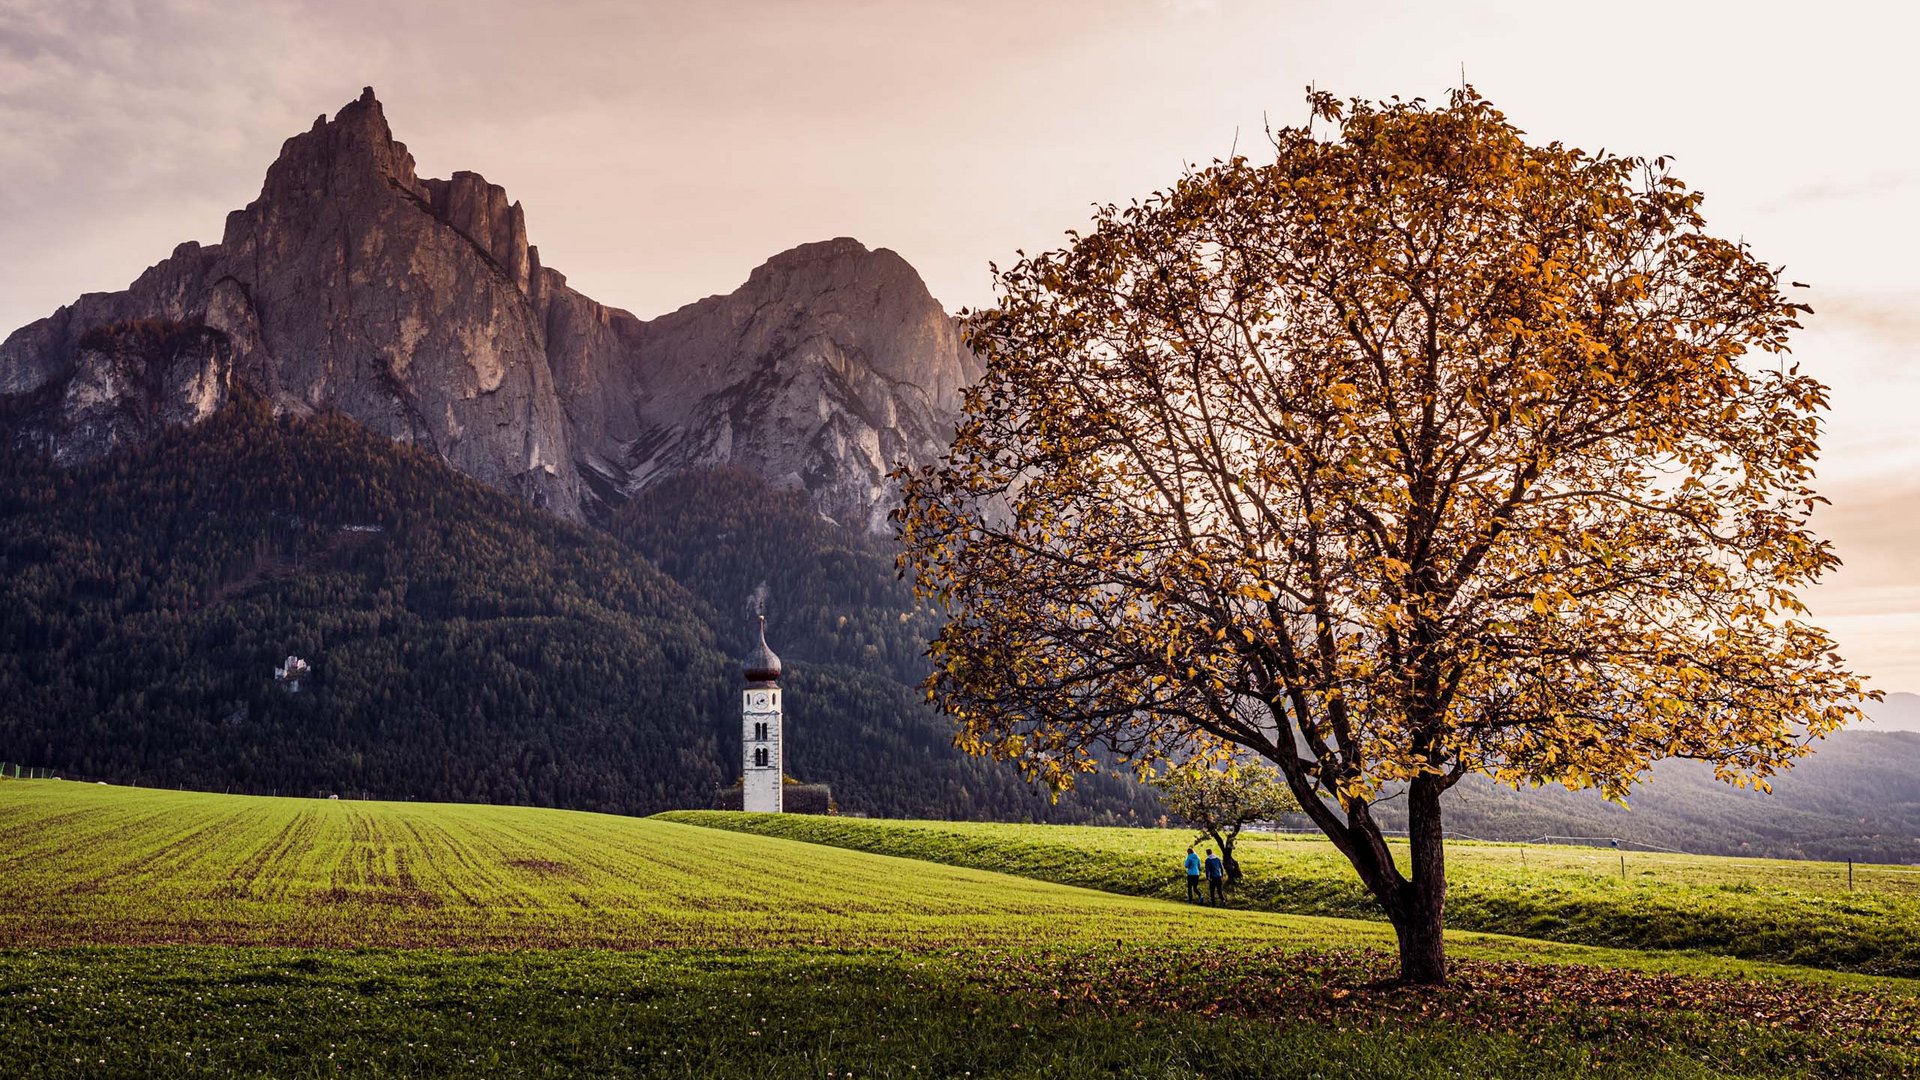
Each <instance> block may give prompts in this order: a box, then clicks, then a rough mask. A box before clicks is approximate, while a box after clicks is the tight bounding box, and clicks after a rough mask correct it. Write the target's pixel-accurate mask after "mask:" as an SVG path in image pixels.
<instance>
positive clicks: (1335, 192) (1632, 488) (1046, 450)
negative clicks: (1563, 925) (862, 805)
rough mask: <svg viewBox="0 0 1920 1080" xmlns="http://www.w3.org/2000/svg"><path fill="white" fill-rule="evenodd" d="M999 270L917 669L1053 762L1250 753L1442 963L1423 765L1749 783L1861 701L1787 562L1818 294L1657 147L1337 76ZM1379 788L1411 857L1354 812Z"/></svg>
mask: <svg viewBox="0 0 1920 1080" xmlns="http://www.w3.org/2000/svg"><path fill="white" fill-rule="evenodd" d="M1309 100H1310V106H1311V119H1310V120H1309V121H1308V122H1307V123H1306V124H1304V125H1303V126H1300V127H1294V128H1283V129H1281V130H1278V131H1275V132H1273V133H1272V135H1271V141H1272V144H1273V150H1274V154H1273V159H1272V160H1271V161H1270V162H1266V163H1263V164H1254V163H1252V162H1250V161H1248V160H1247V159H1245V158H1242V157H1236V158H1234V159H1232V160H1230V161H1225V162H1215V163H1214V164H1213V165H1211V166H1210V167H1206V168H1201V169H1195V170H1189V172H1188V174H1187V175H1185V176H1184V177H1183V178H1182V179H1181V180H1180V181H1179V182H1178V183H1177V184H1176V185H1175V186H1174V187H1173V188H1172V189H1170V190H1168V191H1165V192H1163V193H1160V194H1157V195H1155V196H1154V197H1152V198H1151V199H1148V200H1147V201H1145V202H1142V203H1136V204H1134V205H1130V206H1126V207H1117V206H1108V207H1106V208H1104V209H1102V210H1100V211H1099V212H1098V213H1097V215H1096V218H1095V221H1094V223H1093V226H1092V228H1091V229H1090V230H1088V231H1087V232H1085V233H1084V234H1081V233H1072V234H1069V236H1070V242H1069V244H1068V245H1067V246H1066V247H1064V248H1062V249H1061V250H1058V251H1053V252H1049V253H1046V254H1041V255H1036V256H1032V257H1028V258H1024V259H1022V261H1020V262H1019V263H1018V264H1017V265H1015V266H1013V267H1012V268H1011V269H1007V270H1004V271H996V284H997V291H998V295H999V299H998V303H997V304H996V306H994V307H993V308H992V309H990V310H984V311H980V312H977V313H974V314H973V315H972V316H971V317H970V319H969V324H968V333H969V339H970V341H971V342H972V344H973V347H974V348H975V349H976V350H978V351H979V352H980V353H981V355H982V356H983V358H984V360H985V364H986V373H985V375H984V377H983V379H982V380H981V381H980V382H979V383H978V384H977V385H976V386H975V387H974V388H973V389H972V391H971V392H970V393H969V395H968V397H967V402H966V409H965V414H964V416H963V418H962V421H961V424H960V426H959V430H958V433H957V436H956V438H955V441H954V443H953V445H952V448H951V450H950V451H949V453H948V454H947V456H946V457H945V459H944V460H943V461H942V462H940V463H938V464H937V465H934V466H931V467H928V468H925V469H922V470H918V471H911V472H907V473H903V474H902V477H901V480H902V487H903V494H904V502H903V506H902V509H901V510H900V512H899V515H898V519H897V520H898V526H899V530H900V535H901V538H902V540H903V541H904V545H905V554H904V555H903V569H904V570H905V571H907V572H908V573H910V574H911V575H913V576H914V578H915V580H916V581H917V585H918V587H919V588H920V589H921V590H922V591H923V593H924V595H925V596H927V597H928V598H930V599H931V600H933V601H934V602H935V603H937V605H938V606H939V607H940V608H941V610H942V611H943V613H944V616H945V619H946V621H945V623H944V628H943V629H942V630H941V632H940V634H939V636H938V638H937V639H936V640H935V641H934V643H933V645H932V656H933V659H934V661H935V671H934V673H933V675H932V676H931V677H930V679H929V692H930V696H931V697H932V698H933V699H934V700H935V701H937V702H938V704H939V705H940V706H941V707H942V708H944V709H945V710H946V711H947V712H948V713H949V714H951V716H952V717H953V718H954V720H955V721H956V723H957V728H958V741H959V743H960V744H961V745H962V746H963V747H965V748H966V749H968V750H971V751H973V752H976V753H982V754H991V755H995V756H998V757H1001V758H1005V759H1011V760H1014V761H1017V762H1019V763H1020V764H1021V766H1023V767H1024V768H1025V769H1026V770H1027V772H1028V774H1029V775H1030V776H1032V777H1036V778H1038V779H1040V780H1044V781H1045V782H1046V783H1048V784H1051V785H1053V786H1055V787H1056V788H1064V787H1067V786H1070V785H1071V784H1072V782H1073V780H1074V778H1075V777H1076V776H1077V775H1081V774H1083V773H1086V772H1089V771H1093V770H1096V769H1098V768H1100V767H1101V762H1102V761H1103V760H1106V755H1109V754H1118V755H1122V756H1123V757H1125V758H1127V759H1130V760H1131V761H1133V762H1134V763H1135V765H1136V766H1137V767H1141V768H1147V767H1151V765H1152V763H1157V762H1167V761H1171V762H1187V761H1195V760H1199V761H1206V760H1218V759H1221V758H1224V757H1225V756H1228V754H1229V753H1230V752H1231V751H1233V750H1234V749H1235V748H1244V749H1248V750H1252V751H1254V752H1257V753H1258V754H1260V755H1262V756H1264V757H1266V758H1267V759H1269V760H1271V761H1272V762H1273V763H1274V764H1275V765H1276V766H1277V767H1278V768H1279V769H1280V771H1281V772H1282V774H1283V775H1284V776H1285V777H1286V780H1287V784H1288V787H1289V788H1290V789H1291V790H1292V792H1293V794H1294V796H1295V797H1296V798H1297V799H1298V800H1299V802H1300V805H1301V807H1302V809H1303V810H1304V811H1305V812H1306V814H1307V815H1308V816H1309V817H1311V819H1312V820H1313V822H1314V823H1315V824H1316V825H1317V826H1318V827H1319V828H1320V829H1321V830H1323V831H1324V832H1325V833H1326V835H1327V836H1328V837H1329V838H1330V839H1331V840H1332V842H1333V844H1334V845H1335V846H1336V847H1337V848H1338V849H1339V850H1340V851H1341V852H1342V853H1343V854H1344V855H1345V856H1346V858H1347V859H1348V860H1349V861H1350V862H1351V863H1352V865H1353V868H1354V870H1355V871H1356V872H1357V873H1358V875H1359V877H1360V879H1361V881H1362V882H1364V883H1365V886H1366V887H1367V889H1368V890H1369V891H1370V892H1371V894H1372V895H1373V896H1374V897H1375V899H1376V900H1377V901H1378V902H1379V904H1380V906H1381V908H1382V909H1383V910H1384V911H1385V913H1386V916H1387V917H1388V919H1389V920H1390V921H1391V922H1392V924H1393V927H1394V929H1395V931H1396V932H1397V936H1398V940H1399V946H1400V956H1401V972H1402V976H1403V978H1404V979H1405V980H1407V981H1409V982H1414V983H1431V982H1438V981H1443V980H1444V979H1445V972H1446V967H1445V954H1444V947H1443V943H1442V936H1441V932H1442V928H1443V925H1444V910H1445V903H1446V870H1445V867H1446V860H1445V845H1444V842H1443V836H1444V833H1443V828H1442V822H1441V801H1440V797H1441V794H1442V793H1443V792H1445V791H1446V790H1447V789H1448V788H1449V787H1451V786H1452V785H1453V784H1455V783H1456V782H1457V781H1459V780H1460V778H1461V777H1463V776H1465V775H1466V774H1468V773H1480V774H1484V775H1487V776H1491V777H1493V778H1495V779H1497V780H1499V781H1502V782H1505V783H1508V784H1511V785H1515V786H1519V785H1539V784H1545V783H1560V784H1565V785H1567V786H1568V787H1570V788H1576V789H1578V788H1588V787H1592V788H1598V789H1599V790H1600V791H1601V792H1603V793H1604V794H1605V795H1606V796H1608V797H1611V798H1616V799H1617V798H1624V796H1625V795H1626V793H1627V792H1628V789H1629V788H1630V786H1631V785H1632V784H1633V783H1634V782H1635V780H1636V779H1637V778H1638V777H1639V776H1641V775H1642V774H1643V773H1644V772H1645V771H1646V769H1647V768H1648V767H1649V765H1650V763H1651V762H1652V761H1653V760H1655V759H1656V758H1662V757H1689V758H1698V759H1704V760H1706V761H1710V762H1712V763H1713V765H1714V768H1715V770H1716V773H1717V774H1718V775H1719V776H1720V777H1721V778H1722V779H1724V780H1727V781H1730V782H1733V783H1738V784H1749V783H1752V784H1758V785H1760V786H1763V787H1764V786H1765V784H1766V779H1765V778H1766V777H1767V776H1768V775H1770V774H1772V773H1773V772H1774V771H1775V770H1777V769H1780V768H1783V767H1785V766H1787V765H1788V764H1790V763H1791V761H1792V760H1793V759H1794V758H1795V757H1797V756H1799V755H1801V754H1803V753H1806V752H1807V751H1808V750H1809V749H1810V745H1809V744H1810V742H1811V741H1812V739H1814V738H1815V737H1818V736H1820V735H1822V734H1824V733H1827V732H1829V731H1832V730H1833V729H1835V728H1836V727H1838V726H1839V725H1841V724H1842V723H1844V722H1845V721H1847V720H1848V719H1850V718H1852V717H1854V716H1856V715H1857V710H1856V709H1855V708H1854V707H1853V706H1852V705H1851V704H1849V702H1851V701H1853V700H1856V698H1857V695H1858V694H1859V693H1860V692H1861V686H1860V680H1859V679H1858V678H1857V677H1856V676H1854V675H1853V674H1851V673H1850V672H1849V671H1848V670H1846V668H1845V667H1844V665H1843V662H1842V660H1841V659H1840V658H1839V657H1838V656H1837V655H1836V654H1835V653H1834V652H1833V645H1832V642H1831V641H1830V640H1829V638H1828V636H1827V635H1826V633H1824V632H1823V631H1822V630H1820V629H1818V628H1817V627H1815V626H1812V625H1810V624H1809V623H1808V622H1806V621H1805V619H1804V614H1805V613H1804V609H1803V608H1802V606H1801V604H1800V603H1799V601H1798V600H1797V599H1796V595H1797V593H1798V592H1799V591H1800V590H1801V589H1803V588H1804V587H1806V586H1807V585H1808V584H1810V583H1812V582H1813V581H1814V580H1815V579H1816V578H1818V577H1819V576H1820V575H1821V573H1822V572H1823V571H1826V570H1828V569H1830V568H1832V567H1833V566H1834V565H1836V563H1837V559H1836V558H1835V556H1834V555H1833V553H1832V552H1831V550H1830V549H1829V547H1828V546H1827V544H1826V543H1825V542H1823V541H1821V540H1819V539H1817V538H1816V537H1815V536H1814V535H1812V533H1811V532H1810V530H1809V526H1808V516H1809V513H1810V511H1811V508H1812V507H1813V505H1814V504H1815V503H1816V502H1817V501H1818V499H1817V496H1816V495H1815V494H1814V493H1813V491H1812V490H1811V489H1810V487H1809V485H1810V483H1811V479H1812V475H1813V462H1814V455H1815V450H1816V446H1815V439H1816V435H1817V433H1818V424H1819V420H1818V416H1819V413H1820V412H1821V410H1822V409H1823V408H1824V406H1825V388H1824V387H1822V386H1821V385H1820V384H1819V383H1818V382H1816V381H1815V380H1814V379H1812V378H1810V377H1808V376H1806V375H1803V374H1800V373H1799V370H1798V368H1797V367H1795V366H1793V365H1792V364H1790V362H1789V361H1788V359H1787V357H1786V353H1787V344H1788V340H1787V339H1788V334H1789V332H1790V331H1791V330H1793V329H1795V328H1796V327H1797V326H1798V325H1799V319H1800V317H1801V316H1802V315H1803V314H1804V313H1806V312H1808V311H1810V308H1808V307H1807V306H1806V305H1804V304H1801V303H1798V302H1796V301H1795V300H1793V299H1790V298H1789V297H1788V296H1787V295H1786V293H1785V292H1784V291H1783V282H1782V280H1781V276H1780V274H1779V272H1778V271H1777V270H1776V269H1775V268H1774V267H1771V266H1769V265H1767V264H1766V263H1764V262H1762V261H1760V260H1759V259H1757V258H1756V257H1755V256H1754V255H1753V254H1752V253H1751V252H1750V251H1749V250H1748V249H1747V247H1746V246H1745V245H1744V244H1743V243H1739V242H1734V241H1730V240H1726V239H1723V238H1720V237H1717V236H1715V235H1713V234H1711V233H1709V232H1708V231H1707V228H1706V223H1705V220H1704V218H1703V217H1702V213H1701V197H1700V195H1699V194H1698V193H1696V192H1693V191H1690V190H1688V189H1687V188H1686V187H1685V186H1684V185H1683V184H1682V183H1681V182H1680V181H1679V180H1678V179H1676V178H1674V177H1673V176H1672V175H1671V173H1670V170H1669V167H1668V163H1667V162H1666V161H1665V160H1664V159H1658V158H1656V159H1651V160H1648V159H1642V158H1633V157H1619V156H1614V155H1610V154H1604V153H1603V154H1597V155H1596V154H1588V153H1585V152H1582V151H1580V150H1578V149H1575V148H1571V147H1567V146H1563V145H1561V144H1559V143H1548V144H1545V145H1536V144H1534V143H1531V142H1529V141H1528V140H1527V138H1526V137H1525V136H1524V134H1523V133H1522V132H1521V131H1519V130H1518V129H1517V128H1515V127H1514V126H1513V125H1512V124H1511V123H1510V122H1509V121H1508V120H1507V119H1506V118H1505V117H1504V116H1503V115H1502V114H1501V113H1500V112H1499V111H1497V110H1496V109H1495V108H1494V107H1493V106H1492V105H1491V104H1489V103H1488V102H1487V101H1485V100H1484V99H1482V98H1481V97H1479V96H1478V95H1477V94H1476V93H1474V92H1473V91H1472V90H1471V89H1463V90H1461V91H1459V92H1456V93H1454V94H1452V95H1451V96H1450V98H1449V100H1448V102H1447V103H1446V104H1445V105H1444V106H1436V105H1429V104H1427V103H1425V102H1421V101H1411V102H1407V101H1398V100H1396V101H1393V102H1387V103H1378V104H1373V103H1368V102H1364V101H1352V102H1346V103H1342V102H1340V101H1338V100H1336V99H1334V98H1332V97H1330V96H1328V95H1325V94H1311V95H1310V99H1309ZM1389 793H1393V794H1394V797H1398V795H1399V794H1401V793H1403V794H1404V797H1405V799H1406V813H1407V819H1408V828H1409V833H1410V837H1409V844H1408V852H1407V855H1406V856H1405V860H1404V862H1403V861H1400V860H1399V859H1397V858H1396V856H1395V855H1394V853H1393V852H1392V851H1391V850H1390V849H1389V848H1388V845H1387V843H1386V841H1385V839H1384V838H1383V837H1382V835H1381V830H1380V826H1379V824H1378V822H1377V820H1376V818H1375V816H1374V813H1373V806H1374V803H1375V801H1376V800H1377V799H1379V798H1381V797H1382V796H1383V795H1386V794H1389Z"/></svg>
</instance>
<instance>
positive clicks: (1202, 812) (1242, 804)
mask: <svg viewBox="0 0 1920 1080" xmlns="http://www.w3.org/2000/svg"><path fill="white" fill-rule="evenodd" d="M1153 786H1154V787H1155V788H1157V789H1158V790H1159V792H1160V803H1161V805H1163V806H1165V807H1166V808H1167V813H1169V814H1172V815H1174V816H1175V817H1178V818H1181V819H1182V820H1184V821H1186V822H1188V823H1190V824H1191V825H1193V827H1194V828H1196V829H1199V830H1200V831H1201V832H1203V833H1205V834H1207V835H1208V836H1209V837H1212V838H1213V842H1214V843H1216V844H1218V845H1220V858H1221V859H1222V860H1223V861H1224V862H1225V863H1226V868H1227V877H1228V878H1229V879H1231V880H1233V881H1239V880H1240V861H1239V860H1238V859H1235V858H1234V857H1233V845H1234V842H1235V841H1237V840H1238V839H1239V838H1240V830H1242V829H1244V828H1246V827H1247V826H1248V825H1252V824H1253V823H1255V822H1258V821H1274V820H1277V819H1278V818H1280V817H1281V816H1282V815H1285V814H1292V813H1297V812H1299V810H1300V803H1299V801H1298V800H1296V799H1295V798H1294V797H1293V792H1292V791H1290V790H1288V788H1287V781H1286V778H1285V777H1283V776H1281V775H1280V771H1279V770H1278V769H1275V768H1273V767H1272V766H1270V765H1260V764H1255V763H1244V762H1238V761H1229V762H1227V763H1226V765H1225V766H1224V767H1219V768H1216V767H1215V766H1214V765H1213V764H1212V763H1210V762H1198V763H1188V764H1186V765H1183V766H1181V767H1179V768H1175V769H1170V770H1168V771H1167V773H1166V774H1165V775H1163V776H1158V777H1155V778H1154V781H1153Z"/></svg>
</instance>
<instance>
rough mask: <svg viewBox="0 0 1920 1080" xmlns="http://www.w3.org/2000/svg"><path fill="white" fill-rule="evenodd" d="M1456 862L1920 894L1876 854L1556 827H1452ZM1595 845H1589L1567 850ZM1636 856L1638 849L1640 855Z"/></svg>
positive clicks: (1392, 834) (1314, 835)
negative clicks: (1687, 846) (1748, 848)
mask: <svg viewBox="0 0 1920 1080" xmlns="http://www.w3.org/2000/svg"><path fill="white" fill-rule="evenodd" d="M1246 831H1247V832H1248V833H1249V834H1256V835H1257V834H1267V835H1272V836H1289V837H1304V838H1311V839H1319V838H1320V837H1321V836H1322V834H1321V832H1320V830H1319V829H1317V828H1314V827H1311V826H1301V825H1299V824H1296V823H1292V822H1262V823H1260V824H1258V825H1256V826H1249V827H1248V828H1247V830H1246ZM1381 832H1382V834H1383V835H1385V836H1386V837H1387V838H1388V839H1394V840H1404V839H1405V838H1406V835H1407V834H1406V831H1405V830H1403V829H1383V830H1381ZM1447 839H1448V840H1449V841H1467V842H1469V843H1468V844H1466V845H1463V846H1461V847H1457V848H1456V847H1453V846H1452V845H1449V848H1448V853H1447V858H1448V861H1449V862H1463V863H1476V864H1480V865H1493V866H1503V865H1504V866H1507V867H1510V868H1513V869H1518V870H1520V871H1522V872H1525V873H1529V874H1556V873H1579V874H1583V875H1587V876H1590V877H1602V878H1615V879H1617V880H1619V881H1623V882H1634V881H1640V882H1644V883H1645V884H1650V885H1657V884H1693V885H1711V886H1715V887H1719V888H1734V889H1738V890H1742V891H1745V890H1749V889H1759V888H1763V887H1770V886H1779V887H1786V888H1793V889H1814V890H1818V891H1824V892H1859V891H1874V892H1891V893H1900V894H1906V895H1912V896H1920V866H1916V865H1902V864H1893V863H1886V862H1878V861H1874V860H1872V859H1864V858H1847V857H1845V856H1840V857H1828V858H1819V859H1805V858H1764V859H1763V858H1757V857H1751V856H1740V855H1728V854H1712V853H1707V852H1695V851H1685V850H1682V849H1680V848H1673V847H1666V846H1664V845H1661V844H1654V843H1649V842H1647V841H1644V840H1634V839H1630V838H1628V837H1622V836H1574V835H1559V834H1553V833H1547V834H1542V835H1538V836H1528V837H1523V838H1513V837H1486V836H1471V835H1467V834H1464V833H1457V832H1451V831H1450V832H1448V833H1447ZM1578 848H1590V849H1593V850H1592V851H1589V852H1580V851H1573V850H1568V849H1578ZM1633 856H1638V858H1634V857H1633Z"/></svg>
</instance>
